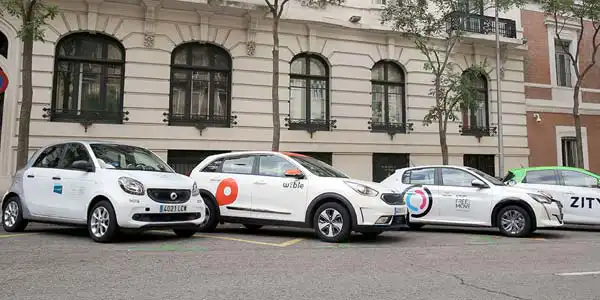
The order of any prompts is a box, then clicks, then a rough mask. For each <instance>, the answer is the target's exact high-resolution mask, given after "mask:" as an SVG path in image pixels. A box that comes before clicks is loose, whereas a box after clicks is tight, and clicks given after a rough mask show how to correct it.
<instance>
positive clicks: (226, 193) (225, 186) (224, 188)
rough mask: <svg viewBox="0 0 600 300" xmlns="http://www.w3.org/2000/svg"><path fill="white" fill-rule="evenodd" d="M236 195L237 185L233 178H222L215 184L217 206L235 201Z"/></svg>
mask: <svg viewBox="0 0 600 300" xmlns="http://www.w3.org/2000/svg"><path fill="white" fill-rule="evenodd" d="M237 196H238V185H237V182H235V180H234V179H233V178H226V179H223V180H222V181H221V182H220V183H219V186H217V194H216V195H215V197H216V198H217V203H219V206H223V205H228V204H231V203H233V202H235V199H237Z"/></svg>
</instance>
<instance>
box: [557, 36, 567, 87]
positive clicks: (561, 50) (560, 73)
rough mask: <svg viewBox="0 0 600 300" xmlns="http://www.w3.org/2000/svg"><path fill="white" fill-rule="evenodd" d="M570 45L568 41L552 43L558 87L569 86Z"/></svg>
mask: <svg viewBox="0 0 600 300" xmlns="http://www.w3.org/2000/svg"><path fill="white" fill-rule="evenodd" d="M570 44H571V42H569V41H555V42H554V52H555V53H556V84H558V85H559V86H567V87H570V86H571V58H570V56H569V54H568V53H569V52H568V49H569V46H570ZM565 48H566V51H565Z"/></svg>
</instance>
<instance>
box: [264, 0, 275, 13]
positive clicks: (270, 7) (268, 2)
mask: <svg viewBox="0 0 600 300" xmlns="http://www.w3.org/2000/svg"><path fill="white" fill-rule="evenodd" d="M265 3H266V4H267V6H268V7H269V10H270V11H271V12H272V13H273V16H275V15H276V14H277V9H275V7H274V6H273V4H271V1H269V0H265Z"/></svg>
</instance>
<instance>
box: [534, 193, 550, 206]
mask: <svg viewBox="0 0 600 300" xmlns="http://www.w3.org/2000/svg"><path fill="white" fill-rule="evenodd" d="M528 195H529V197H531V198H533V200H535V201H537V202H539V203H545V204H551V203H552V199H550V198H549V197H546V196H543V195H539V194H528Z"/></svg>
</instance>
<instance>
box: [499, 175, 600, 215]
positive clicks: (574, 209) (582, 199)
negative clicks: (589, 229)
mask: <svg viewBox="0 0 600 300" xmlns="http://www.w3.org/2000/svg"><path fill="white" fill-rule="evenodd" d="M504 182H505V183H507V184H509V185H513V186H516V187H520V188H525V189H529V190H534V191H542V192H545V193H547V194H550V195H551V196H552V197H553V198H554V199H556V200H559V201H560V202H561V203H562V204H563V207H564V209H563V211H564V222H565V224H587V225H597V224H600V175H599V174H596V173H594V172H591V171H588V170H585V169H580V168H573V167H562V166H543V167H529V168H515V169H511V170H509V171H508V173H507V175H506V177H504Z"/></svg>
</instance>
